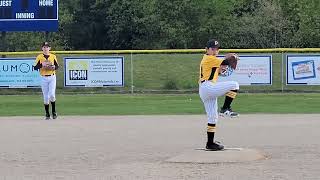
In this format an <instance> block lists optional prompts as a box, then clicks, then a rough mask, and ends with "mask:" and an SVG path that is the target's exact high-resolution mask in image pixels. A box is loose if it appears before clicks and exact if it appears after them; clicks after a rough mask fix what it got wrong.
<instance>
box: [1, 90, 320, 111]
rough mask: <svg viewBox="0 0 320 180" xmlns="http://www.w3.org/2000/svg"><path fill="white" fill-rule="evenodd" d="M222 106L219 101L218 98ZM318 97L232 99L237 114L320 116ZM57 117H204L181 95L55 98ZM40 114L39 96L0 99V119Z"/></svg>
mask: <svg viewBox="0 0 320 180" xmlns="http://www.w3.org/2000/svg"><path fill="white" fill-rule="evenodd" d="M218 102H219V104H220V105H221V104H222V103H223V98H220V99H219V101H218ZM318 104H320V95H319V94H311V93H307V94H301V93H300V94H249V93H242V94H239V96H238V97H237V98H236V99H235V101H234V103H233V109H234V110H236V111H238V112H239V113H246V114H247V113H320V111H319V105H318ZM57 111H58V113H59V114H60V115H148V114H149V115H151V114H204V113H205V112H204V108H203V105H202V102H201V100H200V98H199V96H198V94H183V95H163V94H161V95H142V94H139V95H130V94H96V95H62V94H59V95H57ZM31 115H44V110H43V104H42V96H41V95H40V94H39V95H28V96H27V95H21V96H19V95H13V96H0V116H31Z"/></svg>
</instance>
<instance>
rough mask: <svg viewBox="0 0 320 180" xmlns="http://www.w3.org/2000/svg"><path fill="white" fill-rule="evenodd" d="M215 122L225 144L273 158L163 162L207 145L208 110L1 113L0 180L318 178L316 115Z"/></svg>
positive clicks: (319, 149)
mask: <svg viewBox="0 0 320 180" xmlns="http://www.w3.org/2000/svg"><path fill="white" fill-rule="evenodd" d="M217 127H218V128H217V131H218V133H217V138H216V139H217V140H219V141H221V142H223V144H224V145H226V146H227V147H239V148H251V149H257V150H260V151H263V152H264V153H266V154H267V156H268V159H265V160H258V161H251V162H244V163H211V164H207V163H170V162H166V160H167V159H169V158H172V157H174V156H178V155H179V154H181V153H183V152H185V151H188V150H190V149H191V150H192V149H196V148H203V147H204V144H205V141H206V117H205V115H188V116H95V117H92V116H90V117H89V116H81V117H80V116H61V117H59V119H57V120H50V121H45V120H43V118H42V117H0V145H1V146H0V180H44V179H48V180H51V179H58V180H79V179H83V180H102V179H119V180H120V179H125V180H127V179H161V180H163V179H217V180H223V179H227V180H239V179H244V180H247V179H259V180H263V179H265V180H270V179H273V180H280V179H281V180H282V179H288V180H289V179H290V180H293V179H299V180H300V179H301V180H302V179H304V180H305V179H307V180H311V179H314V180H316V179H319V177H320V171H319V167H320V130H319V128H320V115H319V114H314V115H302V114H299V115H297V114H295V115H262V114H259V115H242V116H241V117H239V118H237V119H220V121H219V123H218V126H217ZM213 153H214V152H213Z"/></svg>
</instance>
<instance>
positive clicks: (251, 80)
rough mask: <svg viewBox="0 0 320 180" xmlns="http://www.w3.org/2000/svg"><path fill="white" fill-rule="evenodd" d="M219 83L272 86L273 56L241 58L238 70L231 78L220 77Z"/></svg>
mask: <svg viewBox="0 0 320 180" xmlns="http://www.w3.org/2000/svg"><path fill="white" fill-rule="evenodd" d="M218 57H219V58H223V57H224V56H218ZM218 81H222V82H223V81H237V82H239V84H240V85H272V56H271V55H267V56H265V55H263V56H258V55H256V56H245V55H243V56H240V60H239V61H238V65H237V69H236V70H234V71H233V72H232V74H231V75H230V76H227V77H219V79H218Z"/></svg>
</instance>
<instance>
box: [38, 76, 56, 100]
mask: <svg viewBox="0 0 320 180" xmlns="http://www.w3.org/2000/svg"><path fill="white" fill-rule="evenodd" d="M41 89H42V94H43V102H44V104H49V102H54V101H55V100H56V96H55V94H56V75H55V74H54V75H51V76H42V77H41Z"/></svg>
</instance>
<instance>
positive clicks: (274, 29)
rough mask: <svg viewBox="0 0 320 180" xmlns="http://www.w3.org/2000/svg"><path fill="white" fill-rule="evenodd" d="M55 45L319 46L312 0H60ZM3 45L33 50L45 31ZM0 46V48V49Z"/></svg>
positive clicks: (319, 19) (12, 36)
mask: <svg viewBox="0 0 320 180" xmlns="http://www.w3.org/2000/svg"><path fill="white" fill-rule="evenodd" d="M59 3H60V4H59V24H60V26H59V31H58V32H55V33H50V36H49V39H48V40H49V41H51V42H52V44H53V46H54V49H57V50H63V49H65V50H82V49H86V50H89V49H171V48H204V46H205V42H206V41H207V40H208V39H209V38H217V39H219V40H220V41H221V44H222V47H223V48H274V47H301V48H303V47H304V48H306V47H319V44H320V11H319V8H320V5H319V4H320V1H317V0H311V1H310V0H268V1H265V0H227V1H221V0H202V1H193V0H171V1H162V0H161V1H160V0H139V1H127V0H63V1H60V2H59ZM6 39H7V41H6V42H2V43H1V47H2V46H3V45H4V44H5V47H2V51H29V50H38V49H39V44H40V43H41V42H42V41H44V40H45V34H44V33H30V32H14V33H13V32H9V33H7V36H6ZM0 51H1V50H0Z"/></svg>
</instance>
